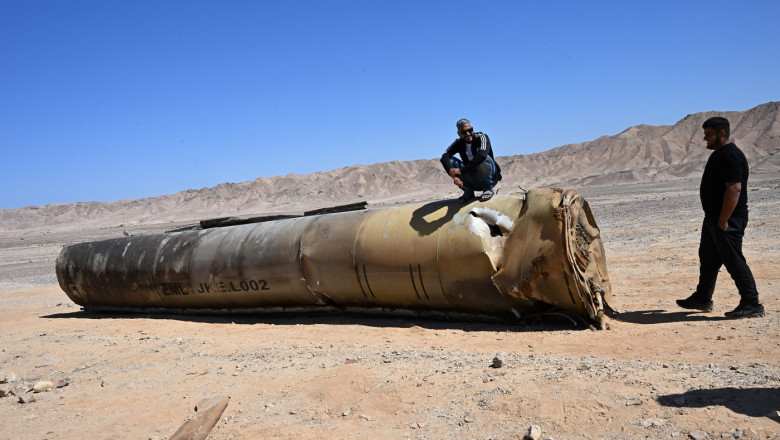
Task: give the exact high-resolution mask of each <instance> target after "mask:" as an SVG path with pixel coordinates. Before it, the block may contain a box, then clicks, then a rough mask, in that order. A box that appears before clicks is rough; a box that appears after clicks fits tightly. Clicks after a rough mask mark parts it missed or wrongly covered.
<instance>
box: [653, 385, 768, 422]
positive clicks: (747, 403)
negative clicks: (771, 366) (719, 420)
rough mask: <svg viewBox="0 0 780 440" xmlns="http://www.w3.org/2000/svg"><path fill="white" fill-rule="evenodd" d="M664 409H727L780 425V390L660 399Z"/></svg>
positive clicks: (726, 391)
mask: <svg viewBox="0 0 780 440" xmlns="http://www.w3.org/2000/svg"><path fill="white" fill-rule="evenodd" d="M658 403H659V404H661V405H663V406H673V407H682V408H704V407H708V406H724V407H726V408H728V409H730V410H731V411H734V412H735V413H739V414H744V415H746V416H750V417H767V418H769V419H771V420H774V421H775V422H778V423H780V417H778V415H777V410H778V408H780V388H714V389H708V390H691V391H688V392H685V393H681V394H667V395H664V396H658Z"/></svg>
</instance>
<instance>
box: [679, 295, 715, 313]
mask: <svg viewBox="0 0 780 440" xmlns="http://www.w3.org/2000/svg"><path fill="white" fill-rule="evenodd" d="M677 305H678V306H680V307H682V308H684V309H691V310H701V311H702V312H711V311H712V301H702V300H700V299H698V298H696V297H695V296H694V295H691V296H689V297H688V298H685V299H678V300H677Z"/></svg>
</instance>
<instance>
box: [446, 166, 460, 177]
mask: <svg viewBox="0 0 780 440" xmlns="http://www.w3.org/2000/svg"><path fill="white" fill-rule="evenodd" d="M447 173H448V174H449V175H450V177H452V178H453V179H454V178H455V177H456V176H460V174H461V172H460V169H458V168H450V170H449V171H448V172H447Z"/></svg>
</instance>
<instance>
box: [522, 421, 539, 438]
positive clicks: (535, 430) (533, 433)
mask: <svg viewBox="0 0 780 440" xmlns="http://www.w3.org/2000/svg"><path fill="white" fill-rule="evenodd" d="M541 437H542V428H540V427H538V426H537V425H531V426H530V427H528V432H526V433H525V435H524V436H523V440H539V439H540V438H541Z"/></svg>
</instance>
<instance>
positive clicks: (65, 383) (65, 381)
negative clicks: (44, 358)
mask: <svg viewBox="0 0 780 440" xmlns="http://www.w3.org/2000/svg"><path fill="white" fill-rule="evenodd" d="M68 385H70V378H69V377H66V378H65V379H60V380H58V381H57V388H63V387H66V386H68Z"/></svg>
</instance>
